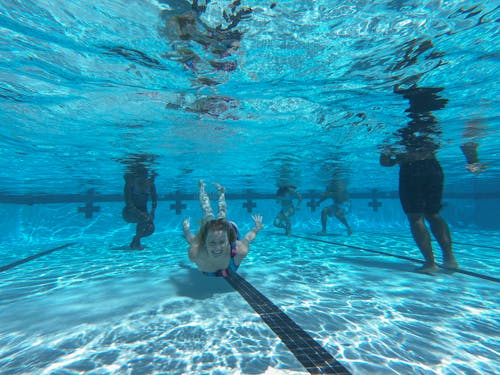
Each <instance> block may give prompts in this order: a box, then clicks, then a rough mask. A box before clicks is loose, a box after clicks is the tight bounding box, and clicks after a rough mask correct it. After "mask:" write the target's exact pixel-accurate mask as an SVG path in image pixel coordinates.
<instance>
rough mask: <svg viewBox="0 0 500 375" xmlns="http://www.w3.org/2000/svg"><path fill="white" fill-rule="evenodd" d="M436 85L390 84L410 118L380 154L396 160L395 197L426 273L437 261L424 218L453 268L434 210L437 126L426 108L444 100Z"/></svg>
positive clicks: (439, 177) (385, 161) (438, 196)
mask: <svg viewBox="0 0 500 375" xmlns="http://www.w3.org/2000/svg"><path fill="white" fill-rule="evenodd" d="M440 91H442V88H428V87H416V85H415V86H413V87H412V88H409V89H405V90H402V89H399V88H397V89H395V92H396V93H397V94H400V95H403V97H405V98H407V99H408V100H409V101H410V107H409V109H408V110H407V112H409V115H408V116H409V117H410V118H411V120H410V122H409V123H408V125H407V126H406V127H404V128H402V129H400V130H399V131H398V132H396V134H395V135H397V136H399V137H400V142H398V144H396V145H394V146H392V147H390V146H385V147H383V149H382V152H381V154H380V164H381V165H382V166H384V167H391V166H393V165H396V164H398V165H399V198H400V201H401V205H402V207H403V211H404V212H405V214H406V216H407V218H408V221H409V224H410V229H411V233H412V235H413V238H414V240H415V243H416V244H417V246H418V248H419V250H420V252H421V253H422V255H423V257H424V260H425V262H424V264H423V266H421V267H419V268H417V269H416V271H417V272H420V273H428V274H432V273H435V272H437V271H438V266H437V264H436V260H435V258H434V252H433V249H432V244H431V237H430V234H429V231H428V229H427V226H426V225H425V221H424V219H425V220H426V221H427V222H428V223H429V225H430V229H431V232H432V234H433V235H434V237H435V238H436V240H437V241H438V243H439V246H440V247H441V250H442V253H443V267H445V268H449V269H456V268H458V263H457V261H456V259H455V256H454V254H453V251H452V240H451V235H450V229H449V227H448V224H447V223H446V221H445V220H444V219H443V217H442V216H441V215H440V213H439V211H440V210H441V207H442V204H441V200H442V194H443V184H444V174H443V170H442V168H441V165H440V163H439V161H438V159H437V157H436V153H437V151H438V149H439V143H438V139H437V136H439V135H440V134H441V131H440V129H439V127H438V122H437V120H436V118H435V117H434V115H433V114H432V111H433V110H436V109H441V108H443V107H444V106H445V104H446V103H447V102H448V100H447V99H443V98H441V97H440V96H439V95H438V93H439V92H440Z"/></svg>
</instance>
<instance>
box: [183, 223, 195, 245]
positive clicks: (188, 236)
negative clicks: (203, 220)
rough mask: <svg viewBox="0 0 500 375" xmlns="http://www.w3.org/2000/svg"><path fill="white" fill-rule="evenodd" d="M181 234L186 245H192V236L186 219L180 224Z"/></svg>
mask: <svg viewBox="0 0 500 375" xmlns="http://www.w3.org/2000/svg"><path fill="white" fill-rule="evenodd" d="M182 232H183V233H184V238H185V239H186V241H187V242H188V244H190V245H192V244H193V241H194V234H193V233H191V224H190V222H189V218H188V217H187V218H185V219H184V221H183V222H182Z"/></svg>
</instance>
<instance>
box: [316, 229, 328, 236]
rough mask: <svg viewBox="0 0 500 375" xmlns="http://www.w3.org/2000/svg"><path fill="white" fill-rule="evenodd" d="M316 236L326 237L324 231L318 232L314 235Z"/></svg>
mask: <svg viewBox="0 0 500 375" xmlns="http://www.w3.org/2000/svg"><path fill="white" fill-rule="evenodd" d="M316 235H317V236H326V230H322V231H319V232H318V233H316Z"/></svg>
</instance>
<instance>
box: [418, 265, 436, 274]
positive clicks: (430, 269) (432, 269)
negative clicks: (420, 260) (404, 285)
mask: <svg viewBox="0 0 500 375" xmlns="http://www.w3.org/2000/svg"><path fill="white" fill-rule="evenodd" d="M438 271H439V268H438V266H437V265H436V263H432V264H427V263H424V265H423V266H422V267H418V268H415V272H418V273H424V274H426V275H433V274H435V273H437V272H438Z"/></svg>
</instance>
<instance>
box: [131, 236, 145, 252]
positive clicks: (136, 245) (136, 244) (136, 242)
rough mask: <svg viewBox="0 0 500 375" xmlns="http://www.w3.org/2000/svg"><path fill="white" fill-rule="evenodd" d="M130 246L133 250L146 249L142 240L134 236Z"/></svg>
mask: <svg viewBox="0 0 500 375" xmlns="http://www.w3.org/2000/svg"><path fill="white" fill-rule="evenodd" d="M130 248H131V249H132V250H144V246H142V245H141V242H140V241H139V240H138V239H136V238H135V237H134V239H133V240H132V242H131V243H130Z"/></svg>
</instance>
